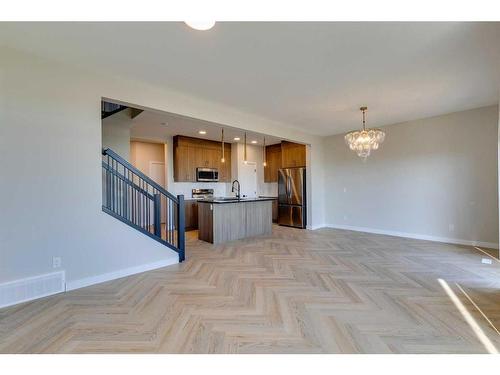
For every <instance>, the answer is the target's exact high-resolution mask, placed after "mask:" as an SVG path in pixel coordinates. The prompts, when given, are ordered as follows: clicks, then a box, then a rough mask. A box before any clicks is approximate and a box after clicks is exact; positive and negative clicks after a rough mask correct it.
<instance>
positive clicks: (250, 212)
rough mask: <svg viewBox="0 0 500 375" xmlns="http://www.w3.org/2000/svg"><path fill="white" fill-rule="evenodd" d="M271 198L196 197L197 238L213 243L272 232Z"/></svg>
mask: <svg viewBox="0 0 500 375" xmlns="http://www.w3.org/2000/svg"><path fill="white" fill-rule="evenodd" d="M273 200H274V199H273V198H242V199H237V198H210V199H202V200H199V201H198V239H200V240H202V241H206V242H210V243H213V244H220V243H224V242H227V241H234V240H239V239H242V238H247V237H255V236H262V235H270V234H271V233H272V203H273Z"/></svg>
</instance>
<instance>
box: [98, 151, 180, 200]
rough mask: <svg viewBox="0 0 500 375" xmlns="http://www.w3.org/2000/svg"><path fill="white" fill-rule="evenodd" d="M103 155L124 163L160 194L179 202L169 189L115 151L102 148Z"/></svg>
mask: <svg viewBox="0 0 500 375" xmlns="http://www.w3.org/2000/svg"><path fill="white" fill-rule="evenodd" d="M102 154H103V155H109V156H111V157H112V158H113V159H115V160H116V161H118V162H119V163H120V164H122V165H124V166H125V167H127V168H128V169H130V170H131V171H132V172H134V173H135V174H136V175H138V176H139V177H140V178H142V179H144V180H146V181H147V183H148V184H149V185H151V186H153V187H154V188H155V189H156V190H158V191H159V192H161V193H162V194H164V195H166V196H167V197H169V198H170V199H172V200H173V201H174V202H176V203H179V200H178V199H177V197H176V196H175V195H173V194H172V193H170V192H169V191H167V190H165V188H164V187H162V186H161V185H159V184H158V183H156V182H155V181H154V180H153V179H152V178H151V177H148V176H146V175H145V174H144V173H142V172H141V171H140V170H139V169H137V168H136V167H134V166H133V165H132V164H130V163H129V162H128V161H126V160H125V159H124V158H122V157H121V156H120V155H118V154H117V153H116V152H114V151H113V150H111V149H110V148H104V149H103V150H102Z"/></svg>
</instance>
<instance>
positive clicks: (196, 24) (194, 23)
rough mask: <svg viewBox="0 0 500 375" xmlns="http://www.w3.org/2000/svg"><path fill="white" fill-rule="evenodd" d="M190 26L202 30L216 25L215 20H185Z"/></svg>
mask: <svg viewBox="0 0 500 375" xmlns="http://www.w3.org/2000/svg"><path fill="white" fill-rule="evenodd" d="M184 23H185V24H186V25H188V26H189V27H190V28H192V29H195V30H200V31H205V30H210V29H211V28H212V27H214V25H215V21H207V20H205V21H184Z"/></svg>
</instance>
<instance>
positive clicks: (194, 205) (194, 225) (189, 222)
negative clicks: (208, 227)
mask: <svg viewBox="0 0 500 375" xmlns="http://www.w3.org/2000/svg"><path fill="white" fill-rule="evenodd" d="M184 208H185V223H186V224H185V226H186V230H195V229H198V202H197V201H194V200H185V201H184Z"/></svg>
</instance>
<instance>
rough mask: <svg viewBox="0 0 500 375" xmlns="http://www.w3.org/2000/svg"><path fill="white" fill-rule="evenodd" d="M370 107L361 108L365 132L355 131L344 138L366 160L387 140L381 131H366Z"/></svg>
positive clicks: (374, 129)
mask: <svg viewBox="0 0 500 375" xmlns="http://www.w3.org/2000/svg"><path fill="white" fill-rule="evenodd" d="M367 109H368V107H361V108H360V111H361V112H362V113H363V130H355V131H352V132H350V133H347V134H346V135H345V137H344V139H345V143H346V144H347V145H348V146H349V148H350V149H351V150H353V151H356V153H357V154H358V156H359V157H361V158H364V159H366V158H367V157H368V156H370V153H371V151H372V150H377V149H378V147H379V146H380V144H381V143H382V142H384V139H385V133H384V132H383V131H382V130H380V129H376V128H373V129H366V111H367Z"/></svg>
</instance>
